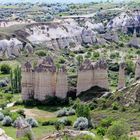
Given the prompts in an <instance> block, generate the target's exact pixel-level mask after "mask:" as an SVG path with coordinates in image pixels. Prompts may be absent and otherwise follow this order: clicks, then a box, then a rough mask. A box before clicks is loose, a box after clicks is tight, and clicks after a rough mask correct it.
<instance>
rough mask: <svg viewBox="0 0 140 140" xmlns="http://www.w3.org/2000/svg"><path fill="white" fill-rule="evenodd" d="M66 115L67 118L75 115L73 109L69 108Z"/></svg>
mask: <svg viewBox="0 0 140 140" xmlns="http://www.w3.org/2000/svg"><path fill="white" fill-rule="evenodd" d="M67 115H68V116H71V115H75V109H73V108H70V109H69V110H68V112H67Z"/></svg>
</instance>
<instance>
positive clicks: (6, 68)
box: [0, 64, 11, 74]
mask: <svg viewBox="0 0 140 140" xmlns="http://www.w3.org/2000/svg"><path fill="white" fill-rule="evenodd" d="M0 70H1V72H2V74H10V71H11V67H10V66H9V65H8V64H2V65H1V67H0Z"/></svg>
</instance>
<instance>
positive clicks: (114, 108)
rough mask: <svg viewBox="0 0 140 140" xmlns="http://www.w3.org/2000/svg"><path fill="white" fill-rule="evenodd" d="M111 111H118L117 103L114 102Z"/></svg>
mask: <svg viewBox="0 0 140 140" xmlns="http://www.w3.org/2000/svg"><path fill="white" fill-rule="evenodd" d="M112 109H113V110H118V109H119V105H118V103H117V102H114V103H113V104H112Z"/></svg>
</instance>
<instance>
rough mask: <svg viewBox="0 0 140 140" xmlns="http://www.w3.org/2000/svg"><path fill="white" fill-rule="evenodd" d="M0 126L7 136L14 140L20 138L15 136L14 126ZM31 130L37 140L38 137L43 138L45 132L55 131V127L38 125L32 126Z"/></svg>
mask: <svg viewBox="0 0 140 140" xmlns="http://www.w3.org/2000/svg"><path fill="white" fill-rule="evenodd" d="M0 128H2V129H3V130H5V132H6V134H8V136H10V137H12V138H14V139H15V140H20V139H17V138H16V128H13V127H3V126H0ZM32 130H33V134H34V136H35V139H36V140H39V139H40V138H43V137H44V136H46V135H47V134H49V133H52V132H53V131H55V128H54V126H39V127H36V128H33V129H32Z"/></svg>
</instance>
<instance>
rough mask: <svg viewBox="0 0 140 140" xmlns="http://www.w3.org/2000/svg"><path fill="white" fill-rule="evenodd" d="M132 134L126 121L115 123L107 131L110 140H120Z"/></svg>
mask: <svg viewBox="0 0 140 140" xmlns="http://www.w3.org/2000/svg"><path fill="white" fill-rule="evenodd" d="M129 132H130V126H129V125H128V124H127V123H126V122H124V121H122V120H121V121H115V122H114V123H113V124H112V126H110V127H109V128H108V130H107V136H108V138H109V139H110V140H118V139H120V138H121V137H122V136H123V135H127V134H128V133H129Z"/></svg>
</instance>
